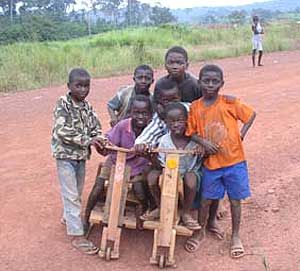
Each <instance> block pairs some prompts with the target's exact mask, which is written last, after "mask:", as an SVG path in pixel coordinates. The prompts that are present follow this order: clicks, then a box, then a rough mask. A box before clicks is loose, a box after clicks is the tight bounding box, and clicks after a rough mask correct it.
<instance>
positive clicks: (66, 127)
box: [51, 68, 105, 254]
mask: <svg viewBox="0 0 300 271" xmlns="http://www.w3.org/2000/svg"><path fill="white" fill-rule="evenodd" d="M90 80H91V78H90V75H89V73H88V72H87V71H86V70H84V69H81V68H76V69H73V70H72V71H71V72H70V74H69V80H68V84H67V85H68V89H69V92H68V93H67V95H65V96H62V97H61V98H60V99H59V100H58V101H57V103H56V107H55V110H54V128H53V132H52V141H51V148H52V153H53V156H54V157H55V158H56V164H57V172H58V178H59V181H60V187H61V195H62V200H63V206H64V214H63V219H62V222H64V223H65V224H66V226H67V234H68V235H69V236H72V239H73V240H72V245H73V246H74V247H75V248H77V249H78V250H80V251H81V252H83V253H86V254H95V253H97V251H98V248H97V247H95V245H94V244H93V243H92V242H90V241H88V240H87V239H86V238H85V237H84V232H83V224H82V221H81V217H80V211H81V194H82V189H83V185H84V178H85V161H86V160H87V159H89V158H90V154H91V146H94V147H100V146H101V145H102V144H104V143H105V138H104V137H102V132H101V126H100V122H99V120H98V118H97V115H96V113H95V112H94V110H93V108H92V107H91V105H90V104H89V103H88V102H87V101H86V100H85V98H86V97H87V96H88V94H89V91H90Z"/></svg>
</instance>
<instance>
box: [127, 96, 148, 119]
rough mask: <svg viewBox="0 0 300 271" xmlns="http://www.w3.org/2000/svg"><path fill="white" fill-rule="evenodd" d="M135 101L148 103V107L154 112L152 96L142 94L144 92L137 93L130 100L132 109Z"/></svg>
mask: <svg viewBox="0 0 300 271" xmlns="http://www.w3.org/2000/svg"><path fill="white" fill-rule="evenodd" d="M135 101H138V102H145V103H146V104H147V107H148V109H149V111H150V113H151V115H152V114H153V105H152V101H151V98H150V96H146V95H142V94H138V95H136V96H135V97H133V98H132V99H131V100H130V106H129V108H130V110H131V109H132V106H133V103H134V102H135Z"/></svg>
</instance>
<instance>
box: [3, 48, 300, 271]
mask: <svg viewBox="0 0 300 271" xmlns="http://www.w3.org/2000/svg"><path fill="white" fill-rule="evenodd" d="M299 60H300V51H294V52H281V53H273V54H268V55H265V57H264V63H265V66H264V67H260V68H255V69H253V68H252V67H251V65H250V57H249V56H246V57H240V58H234V59H224V60H219V61H216V63H218V64H220V65H221V66H222V67H223V68H224V70H225V87H224V90H223V93H227V94H233V95H236V96H239V97H241V98H242V99H243V100H244V101H246V102H248V103H249V104H251V105H253V106H254V107H255V108H256V110H257V113H258V117H257V119H256V122H255V124H254V126H253V127H252V129H251V130H250V132H249V134H248V136H247V139H246V140H245V148H246V153H247V157H248V161H249V169H250V177H251V186H252V193H253V196H252V198H251V199H250V200H248V201H246V202H245V203H244V204H243V219H242V227H241V235H242V240H243V242H244V246H245V249H246V251H247V253H248V255H246V256H245V257H244V258H242V259H239V260H233V259H231V258H230V257H229V253H228V252H229V240H230V217H229V216H228V217H227V218H226V219H225V220H224V221H222V222H221V225H222V227H223V228H224V229H225V230H226V234H227V236H226V240H224V241H216V240H214V239H211V238H210V237H208V238H207V239H206V241H205V242H204V243H203V247H202V249H200V250H199V251H198V252H197V253H195V254H188V253H187V252H185V250H184V249H183V243H184V240H185V239H184V238H182V237H180V238H178V239H177V240H178V242H177V246H176V259H177V264H178V268H177V270H197V271H215V270H218V271H225V270H232V271H234V270H236V271H260V270H274V271H299V270H300V235H299V233H300V231H299V221H300V220H299V218H300V212H299V209H298V207H299V206H300V187H299V186H300V163H299V162H300V155H299V153H300V136H299V135H300V113H299V112H300V94H299V91H300V89H299V86H300V72H299V71H300V61H299ZM202 64H203V63H197V64H192V65H191V67H190V70H191V71H192V72H193V73H195V74H197V72H198V70H199V67H200V66H201V65H202ZM163 73H164V71H163V70H160V71H158V73H157V75H159V76H160V75H162V74H163ZM157 77H158V76H157ZM129 83H131V76H121V77H113V78H106V79H95V80H93V86H92V91H91V94H90V97H89V100H90V101H91V102H92V104H93V105H94V107H95V109H96V111H97V112H98V114H99V117H100V119H101V122H102V123H103V127H104V130H105V131H106V130H107V129H108V125H107V123H108V121H107V120H108V118H107V113H106V107H105V102H106V101H107V100H108V98H109V97H111V95H112V94H113V93H114V92H115V91H116V89H117V88H118V87H119V86H120V85H124V84H129ZM65 91H66V88H65V87H64V86H60V87H53V88H48V89H40V90H34V91H28V92H23V93H16V94H11V95H7V96H2V97H0V123H1V131H0V140H1V143H2V147H1V149H2V152H1V154H0V159H1V167H0V182H1V183H2V185H1V189H0V215H1V224H0V240H1V246H0V270H12V271H13V270H18V271H21V270H39V271H40V270H49V271H54V270H86V271H88V270H93V271H94V270H141V269H143V270H156V267H153V266H150V265H149V256H150V253H151V248H152V232H150V231H146V232H136V231H130V230H124V231H123V235H122V241H121V258H120V259H119V260H118V261H114V262H110V263H107V262H105V261H103V260H101V259H100V258H98V257H96V256H86V255H83V254H81V253H79V252H77V251H76V250H74V249H73V248H72V247H71V245H70V241H69V240H68V238H67V237H66V235H65V229H64V227H63V226H62V225H61V224H60V223H59V220H60V217H61V214H62V204H61V200H60V193H59V186H58V182H57V177H56V169H55V163H54V160H53V159H52V158H51V153H50V138H51V128H52V109H53V107H54V104H55V102H56V100H57V98H58V97H59V96H60V95H63V94H64V93H65ZM99 160H101V157H100V156H98V155H96V154H94V155H93V157H92V159H91V161H90V162H88V164H87V177H86V185H85V190H84V195H83V199H84V202H85V200H86V198H87V194H88V192H89V191H90V189H91V186H92V184H93V180H94V177H95V173H96V167H97V163H98V162H99ZM91 238H92V240H93V241H95V242H96V243H97V244H99V241H100V230H99V227H98V228H96V229H95V230H94V231H93V233H92V236H91ZM268 265H269V266H270V269H267V266H268Z"/></svg>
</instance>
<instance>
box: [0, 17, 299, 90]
mask: <svg viewBox="0 0 300 271" xmlns="http://www.w3.org/2000/svg"><path fill="white" fill-rule="evenodd" d="M265 32H266V35H265V37H264V49H265V51H267V52H271V51H282V50H293V49H300V25H299V24H297V23H296V22H295V23H284V24H282V23H281V24H276V23H273V24H270V25H268V26H266V29H265ZM174 45H181V46H184V47H185V48H186V49H187V50H188V52H189V56H190V60H191V61H199V60H209V59H215V58H224V57H235V56H239V55H244V54H249V53H250V52H251V30H250V27H249V25H247V26H239V27H238V28H230V27H224V28H222V27H219V28H204V27H185V26H161V27H150V28H137V29H126V30H120V31H111V32H107V33H105V34H102V35H96V36H93V37H91V38H80V39H76V40H70V41H66V42H44V43H17V44H13V45H7V46H1V47H0V92H2V93H3V92H12V91H19V90H26V89H34V88H39V87H44V86H52V85H57V84H62V83H65V82H66V78H67V74H68V71H69V70H70V69H71V68H72V67H79V66H80V67H84V68H86V69H87V70H89V71H90V73H91V74H92V76H93V77H103V76H108V75H115V74H121V73H131V72H132V70H133V69H134V67H136V66H137V65H139V64H141V63H148V64H150V65H152V66H153V67H158V66H161V65H163V61H164V54H165V52H166V50H167V49H168V48H169V47H171V46H174Z"/></svg>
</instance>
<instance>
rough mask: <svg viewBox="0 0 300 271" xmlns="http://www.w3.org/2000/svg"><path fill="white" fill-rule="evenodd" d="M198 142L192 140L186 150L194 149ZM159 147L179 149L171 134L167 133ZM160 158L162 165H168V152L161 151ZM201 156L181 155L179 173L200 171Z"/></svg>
mask: <svg viewBox="0 0 300 271" xmlns="http://www.w3.org/2000/svg"><path fill="white" fill-rule="evenodd" d="M196 145H197V144H196V143H195V142H193V141H190V142H189V143H188V144H187V145H186V146H185V148H184V150H192V149H193V148H194V147H195V146H196ZM158 148H160V149H171V150H174V149H177V147H176V146H175V144H174V143H173V140H172V138H171V134H170V133H167V134H166V135H164V136H163V137H162V138H161V139H160V143H159V146H158ZM158 160H159V162H160V164H161V166H162V167H165V165H166V154H165V153H159V154H158ZM201 164H202V163H201V157H200V156H198V155H193V154H181V155H180V156H179V169H178V171H179V174H180V175H184V174H185V173H187V172H191V171H199V170H200V168H201Z"/></svg>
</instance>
